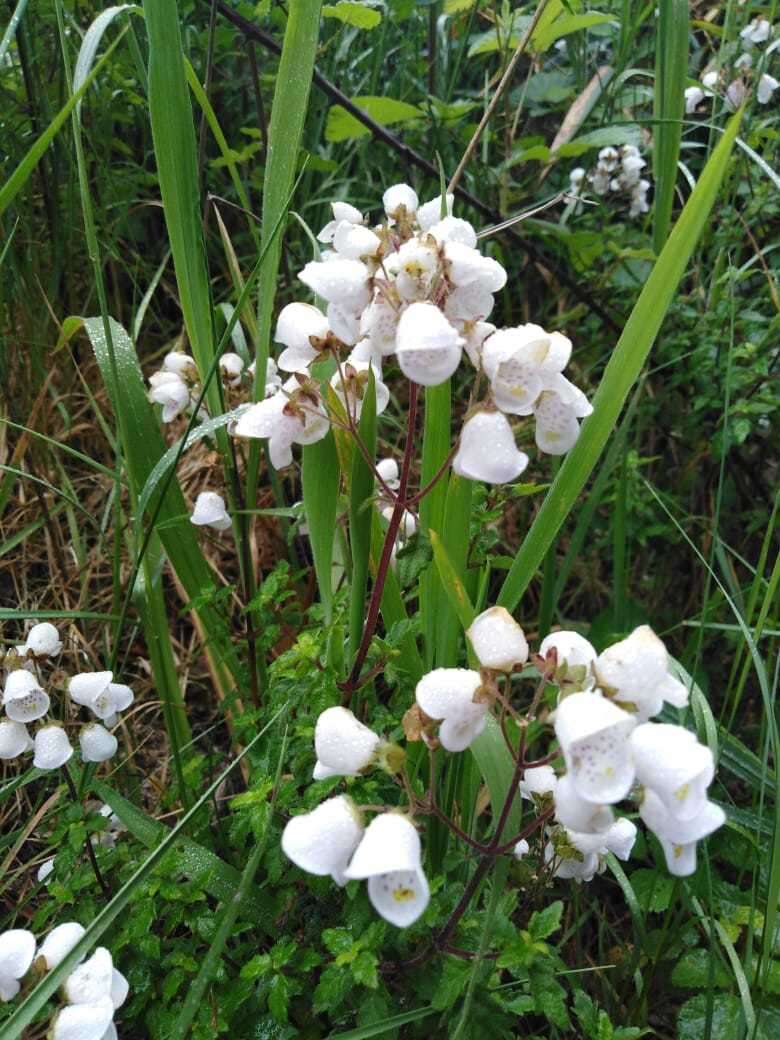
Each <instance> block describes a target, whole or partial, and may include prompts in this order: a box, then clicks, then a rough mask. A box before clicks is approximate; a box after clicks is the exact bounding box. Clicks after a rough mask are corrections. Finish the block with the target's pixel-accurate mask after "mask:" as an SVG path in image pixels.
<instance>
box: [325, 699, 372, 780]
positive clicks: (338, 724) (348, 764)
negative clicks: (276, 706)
mask: <svg viewBox="0 0 780 1040" xmlns="http://www.w3.org/2000/svg"><path fill="white" fill-rule="evenodd" d="M380 743H381V741H380V739H379V737H378V736H377V735H376V733H374V731H373V730H371V729H369V728H368V726H364V725H363V723H362V722H360V721H359V720H358V719H356V718H355V716H354V715H353V714H352V712H351V711H349V710H348V709H347V708H327V709H326V710H325V711H323V712H322V714H321V715H320V716H319V718H318V719H317V725H316V726H315V728H314V750H315V751H316V752H317V764H316V765H315V767H314V779H315V780H324V779H325V778H326V777H329V776H357V775H358V773H361V772H362V771H363V770H364V769H368V767H369V766H370V765H371V764H372V762H373V761H374V759H375V757H376V752H377V748H378V747H379V745H380Z"/></svg>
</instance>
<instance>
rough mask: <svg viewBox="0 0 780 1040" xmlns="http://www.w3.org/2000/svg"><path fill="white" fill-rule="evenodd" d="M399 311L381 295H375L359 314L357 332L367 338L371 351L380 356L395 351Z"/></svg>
mask: <svg viewBox="0 0 780 1040" xmlns="http://www.w3.org/2000/svg"><path fill="white" fill-rule="evenodd" d="M399 317H400V311H399V310H397V309H396V308H395V307H391V306H390V304H389V303H388V302H387V300H385V298H384V297H383V296H376V297H375V298H374V299H373V300H372V301H371V303H370V304H369V305H368V307H366V308H365V310H364V311H363V313H362V314H361V315H360V326H359V333H360V335H361V336H364V337H366V338H367V339H368V341H369V343H370V344H371V348H372V351H373V352H374V353H375V354H378V355H380V356H381V357H386V356H387V355H388V354H393V353H394V352H395V337H396V333H397V331H398V319H399Z"/></svg>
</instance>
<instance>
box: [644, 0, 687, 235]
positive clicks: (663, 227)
mask: <svg viewBox="0 0 780 1040" xmlns="http://www.w3.org/2000/svg"><path fill="white" fill-rule="evenodd" d="M657 24H658V38H657V44H656V52H655V53H656V66H655V93H654V95H653V97H654V104H655V118H656V126H655V130H654V136H655V145H654V148H653V173H654V176H655V188H654V202H653V247H654V249H655V252H656V253H657V254H658V253H660V252H661V249H662V248H663V246H664V243H665V242H666V237H667V235H668V233H669V225H670V224H671V222H672V207H673V205H674V189H675V186H676V184H677V161H678V159H679V158H680V139H681V137H682V126H683V117H684V114H685V82H686V77H687V75H688V3H687V0H660V2H659V4H658V20H657Z"/></svg>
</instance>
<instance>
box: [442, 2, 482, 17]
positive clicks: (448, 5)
mask: <svg viewBox="0 0 780 1040" xmlns="http://www.w3.org/2000/svg"><path fill="white" fill-rule="evenodd" d="M476 2H477V0H444V13H445V14H461V13H462V12H463V11H470V10H471V8H472V7H473V6H474V4H475V3H476Z"/></svg>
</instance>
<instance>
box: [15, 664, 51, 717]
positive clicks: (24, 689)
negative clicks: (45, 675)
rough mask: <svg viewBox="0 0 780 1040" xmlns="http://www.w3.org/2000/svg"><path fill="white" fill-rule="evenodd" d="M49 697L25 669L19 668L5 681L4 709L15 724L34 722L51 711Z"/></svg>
mask: <svg viewBox="0 0 780 1040" xmlns="http://www.w3.org/2000/svg"><path fill="white" fill-rule="evenodd" d="M49 703H50V702H49V695H48V694H47V693H46V692H45V691H44V690H43V689H42V687H41V686H40V684H39V682H38V680H37V679H36V678H35V676H34V675H33V674H32V673H31V672H28V671H27V670H26V669H25V668H17V669H16V671H13V672H11V673H10V674H9V676H8V678H7V679H6V680H5V689H4V690H3V707H4V708H5V713H6V715H7V716H8V718H9V719H12V720H13V721H14V722H34V721H35V720H36V719H40V718H42V717H43V716H44V715H45V714H46V712H47V711H48V710H49Z"/></svg>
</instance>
